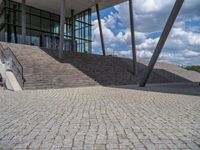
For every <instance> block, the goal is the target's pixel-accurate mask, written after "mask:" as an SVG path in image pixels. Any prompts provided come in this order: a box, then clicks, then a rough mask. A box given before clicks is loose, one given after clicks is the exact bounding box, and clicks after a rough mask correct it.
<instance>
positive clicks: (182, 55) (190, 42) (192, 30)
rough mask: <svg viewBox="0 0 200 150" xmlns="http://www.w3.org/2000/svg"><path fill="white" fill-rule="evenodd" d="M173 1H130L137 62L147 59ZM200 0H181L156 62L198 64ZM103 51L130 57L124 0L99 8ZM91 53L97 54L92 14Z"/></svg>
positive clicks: (98, 50) (126, 11)
mask: <svg viewBox="0 0 200 150" xmlns="http://www.w3.org/2000/svg"><path fill="white" fill-rule="evenodd" d="M174 3H175V0H167V1H163V0H133V5H134V6H133V7H134V17H135V28H136V31H135V32H136V33H135V34H136V47H137V58H138V61H141V60H145V61H149V59H150V58H151V56H152V53H153V51H154V49H155V47H156V44H157V42H158V40H159V37H160V35H161V33H162V30H163V27H164V25H165V23H166V20H167V18H168V16H169V14H170V12H171V10H172V7H173V5H174ZM199 8H200V0H185V2H184V4H183V7H182V10H181V12H180V13H179V16H178V18H177V20H176V23H175V25H174V27H173V29H172V31H171V33H170V35H169V38H168V40H167V42H166V44H165V47H164V49H163V51H162V54H161V55H160V58H159V61H161V62H168V63H174V64H178V65H184V66H187V65H200V11H199ZM101 21H102V26H103V33H104V39H105V46H106V52H107V54H109V55H116V56H119V57H126V58H131V42H130V40H131V36H130V27H129V25H130V21H129V12H128V3H127V2H125V3H122V4H119V5H117V6H114V7H111V8H108V9H105V10H102V11H101ZM93 25H94V26H93V35H92V40H93V41H94V42H93V53H97V54H101V45H100V37H99V29H98V22H97V18H96V14H95V13H94V14H93Z"/></svg>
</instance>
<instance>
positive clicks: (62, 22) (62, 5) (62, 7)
mask: <svg viewBox="0 0 200 150" xmlns="http://www.w3.org/2000/svg"><path fill="white" fill-rule="evenodd" d="M64 26H65V0H60V44H59V58H60V59H62V57H63V50H64Z"/></svg>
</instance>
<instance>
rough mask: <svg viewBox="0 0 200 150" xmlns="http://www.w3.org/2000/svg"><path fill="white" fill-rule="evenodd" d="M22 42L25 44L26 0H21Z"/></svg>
mask: <svg viewBox="0 0 200 150" xmlns="http://www.w3.org/2000/svg"><path fill="white" fill-rule="evenodd" d="M22 43H23V44H26V0H22Z"/></svg>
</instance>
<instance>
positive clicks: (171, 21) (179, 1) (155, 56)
mask: <svg viewBox="0 0 200 150" xmlns="http://www.w3.org/2000/svg"><path fill="white" fill-rule="evenodd" d="M183 2H184V0H176V3H175V5H174V7H173V10H172V12H171V14H170V16H169V18H168V21H167V23H166V25H165V28H164V30H163V33H162V35H161V37H160V40H159V42H158V44H157V46H156V49H155V52H154V54H153V56H152V58H151V61H150V62H149V65H148V68H147V72H146V73H145V76H144V78H143V79H142V81H141V83H140V87H145V85H146V83H147V81H148V79H149V76H150V75H151V72H152V70H153V68H154V66H155V63H156V62H157V60H158V57H159V55H160V53H161V51H162V49H163V46H164V44H165V42H166V40H167V37H168V35H169V33H170V31H171V29H172V26H173V24H174V22H175V20H176V18H177V16H178V13H179V11H180V9H181V7H182V5H183Z"/></svg>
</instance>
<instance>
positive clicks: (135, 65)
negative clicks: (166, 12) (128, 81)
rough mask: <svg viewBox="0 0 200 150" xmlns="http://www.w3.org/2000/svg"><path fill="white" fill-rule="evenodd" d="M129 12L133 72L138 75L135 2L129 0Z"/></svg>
mask: <svg viewBox="0 0 200 150" xmlns="http://www.w3.org/2000/svg"><path fill="white" fill-rule="evenodd" d="M129 12H130V28H131V44H132V57H133V74H134V75H137V64H136V63H137V57H136V46H135V27H134V15H133V2H132V0H129Z"/></svg>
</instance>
